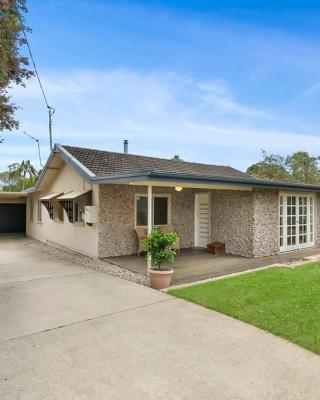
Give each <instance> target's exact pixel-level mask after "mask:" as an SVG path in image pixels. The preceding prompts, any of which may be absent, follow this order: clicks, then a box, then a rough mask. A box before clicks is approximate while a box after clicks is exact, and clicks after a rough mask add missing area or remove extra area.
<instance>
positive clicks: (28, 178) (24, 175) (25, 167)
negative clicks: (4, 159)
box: [0, 160, 39, 192]
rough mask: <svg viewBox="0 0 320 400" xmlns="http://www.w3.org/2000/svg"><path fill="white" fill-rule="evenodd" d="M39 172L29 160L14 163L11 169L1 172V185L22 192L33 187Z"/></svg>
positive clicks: (3, 187) (5, 188)
mask: <svg viewBox="0 0 320 400" xmlns="http://www.w3.org/2000/svg"><path fill="white" fill-rule="evenodd" d="M38 176H39V173H38V171H37V170H36V169H35V167H34V166H33V165H32V164H31V162H30V161H29V160H23V161H22V162H21V163H20V164H19V163H15V164H12V165H11V166H10V168H9V171H5V172H1V173H0V186H1V187H2V190H4V191H8V192H20V191H21V190H25V189H28V188H30V187H33V186H34V185H35V183H36V181H37V179H38Z"/></svg>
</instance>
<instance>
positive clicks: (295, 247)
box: [278, 192, 317, 253]
mask: <svg viewBox="0 0 320 400" xmlns="http://www.w3.org/2000/svg"><path fill="white" fill-rule="evenodd" d="M281 196H283V200H284V202H283V215H282V216H283V225H282V228H283V245H282V246H280V227H281V226H280V197H281ZM287 197H295V198H296V209H297V210H298V212H297V213H296V225H295V226H296V235H295V236H296V243H295V245H287V236H288V235H287ZM299 197H307V242H306V243H299ZM310 198H312V199H313V200H312V204H313V205H312V207H313V210H312V211H313V214H310ZM315 207H316V197H315V195H314V193H308V192H299V193H297V192H279V199H278V210H279V215H278V239H279V242H278V243H279V249H280V252H281V253H283V252H286V251H292V250H300V249H305V248H310V247H313V246H315V242H316V241H315V234H316V229H315V228H316V223H317V221H316V212H315ZM311 215H312V217H313V218H312V231H310V225H311V223H310V219H311ZM311 234H312V239H313V240H312V241H310V235H311Z"/></svg>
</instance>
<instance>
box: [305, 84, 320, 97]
mask: <svg viewBox="0 0 320 400" xmlns="http://www.w3.org/2000/svg"><path fill="white" fill-rule="evenodd" d="M319 93H320V81H318V82H316V83H314V84H313V85H311V86H310V87H309V88H308V89H307V90H305V91H304V92H303V93H302V95H301V97H307V96H314V95H318V94H319Z"/></svg>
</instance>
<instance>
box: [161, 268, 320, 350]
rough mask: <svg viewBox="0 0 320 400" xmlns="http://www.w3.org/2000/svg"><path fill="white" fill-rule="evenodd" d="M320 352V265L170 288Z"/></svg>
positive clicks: (173, 291)
mask: <svg viewBox="0 0 320 400" xmlns="http://www.w3.org/2000/svg"><path fill="white" fill-rule="evenodd" d="M169 293H170V294H171V295H173V296H176V297H180V298H182V299H185V300H188V301H191V302H193V303H196V304H200V305H202V306H204V307H207V308H210V309H212V310H216V311H219V312H221V313H223V314H226V315H229V316H231V317H233V318H237V319H239V320H241V321H245V322H248V323H249V324H252V325H255V326H257V327H259V328H261V329H264V330H266V331H269V332H272V333H273V334H275V335H278V336H281V337H283V338H285V339H288V340H290V341H291V342H293V343H296V344H298V345H300V346H303V347H305V348H306V349H309V350H311V351H313V352H315V353H318V354H320V263H319V262H316V263H312V264H308V265H304V266H300V267H296V268H294V269H290V268H285V267H276V268H270V269H266V270H263V271H257V272H252V273H248V274H245V275H239V276H236V277H232V278H226V279H221V280H216V281H212V282H208V283H203V284H198V285H194V286H190V287H186V288H181V289H172V290H169Z"/></svg>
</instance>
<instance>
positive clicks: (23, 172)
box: [12, 160, 38, 190]
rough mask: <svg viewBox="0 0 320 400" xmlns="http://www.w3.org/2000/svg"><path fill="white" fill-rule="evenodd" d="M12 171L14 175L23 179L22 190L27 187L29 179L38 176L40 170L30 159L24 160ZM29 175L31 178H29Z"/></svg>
mask: <svg viewBox="0 0 320 400" xmlns="http://www.w3.org/2000/svg"><path fill="white" fill-rule="evenodd" d="M12 173H13V176H15V177H16V178H17V179H18V180H20V181H22V190H24V189H25V183H26V181H27V180H28V179H29V180H33V181H34V180H35V179H36V178H37V177H38V171H37V170H36V169H35V167H34V166H33V165H32V164H31V162H30V160H22V161H21V163H20V164H18V166H17V168H16V169H15V170H14V171H13V172H12ZM27 175H28V176H29V178H27Z"/></svg>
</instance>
